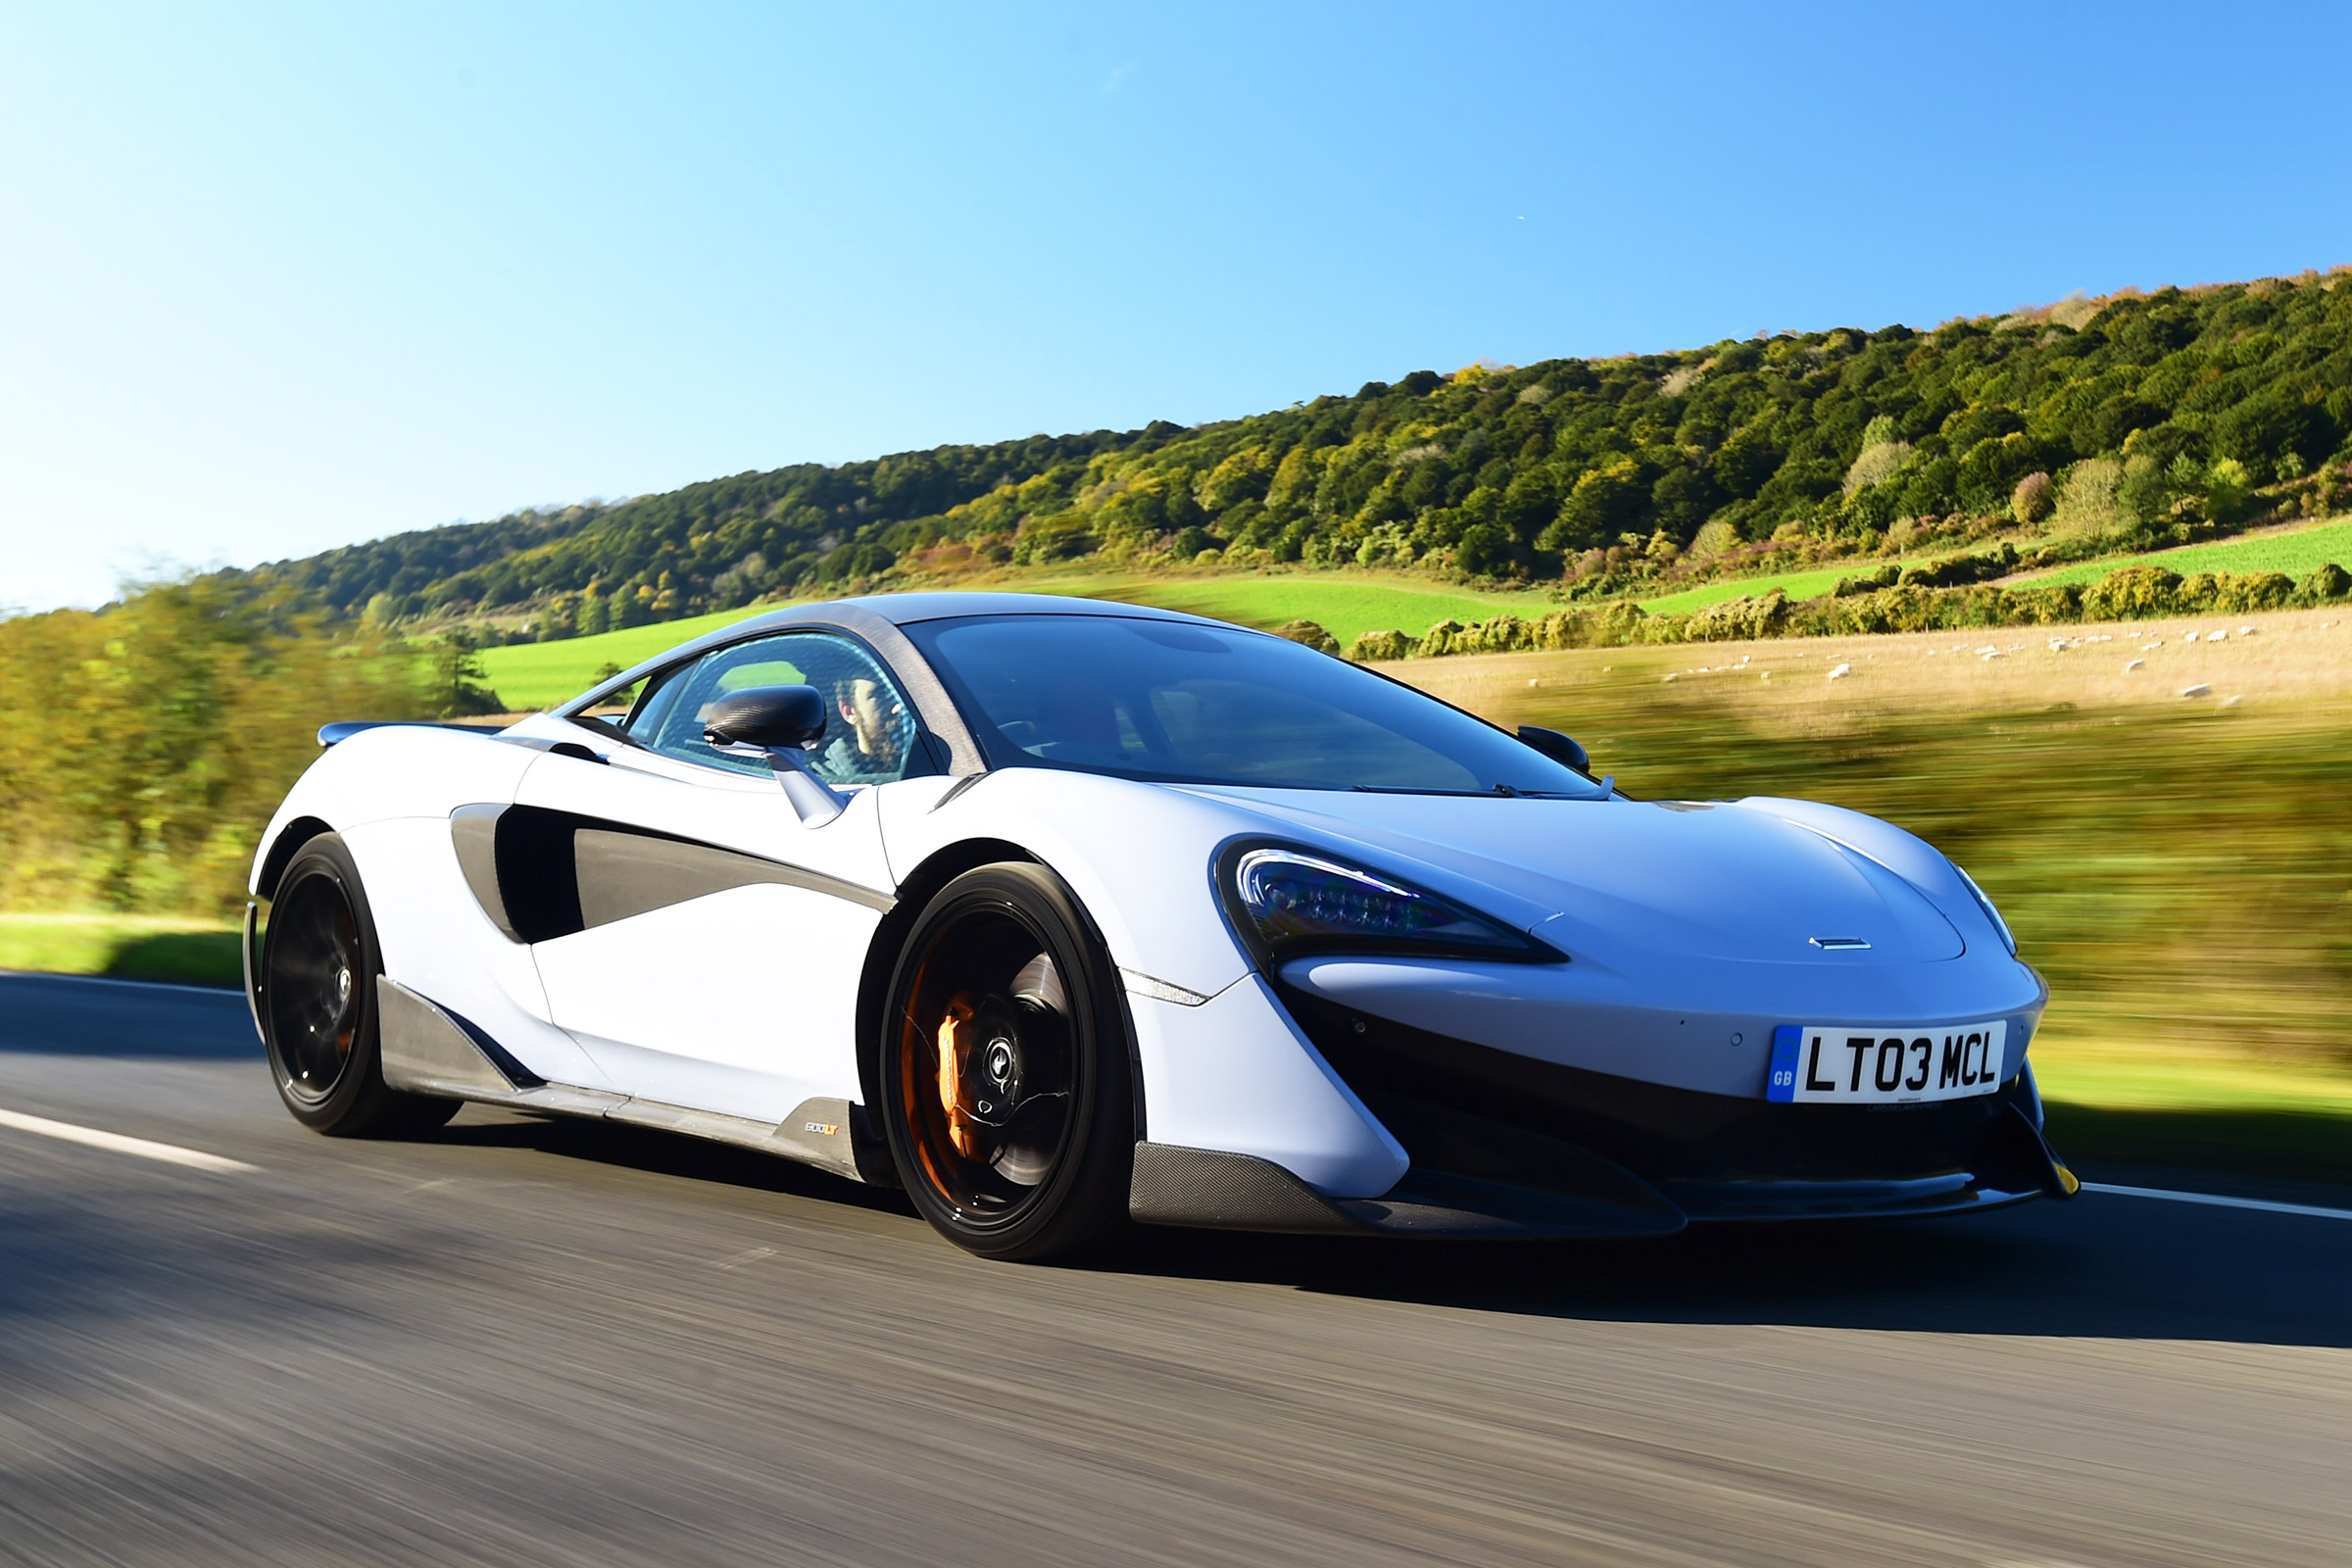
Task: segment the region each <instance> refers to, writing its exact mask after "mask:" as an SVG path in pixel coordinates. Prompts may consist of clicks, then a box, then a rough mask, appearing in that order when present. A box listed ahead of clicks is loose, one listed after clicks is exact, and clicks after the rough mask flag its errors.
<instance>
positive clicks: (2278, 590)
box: [2216, 571, 2295, 613]
mask: <svg viewBox="0 0 2352 1568" xmlns="http://www.w3.org/2000/svg"><path fill="white" fill-rule="evenodd" d="M2294 597H2295V580H2294V579H2293V578H2292V577H2289V576H2288V575H2287V574H2286V573H2285V572H2283V571H2249V572H2243V573H2237V574H2232V573H2229V572H2224V573H2223V574H2222V578H2221V592H2220V595H2219V597H2218V599H2217V601H2216V603H2217V608H2219V609H2222V610H2228V611H2232V612H2237V613H2243V612H2246V611H2249V610H2282V609H2284V608H2285V607H2286V606H2287V605H2288V604H2289V603H2290V602H2292V601H2293V599H2294Z"/></svg>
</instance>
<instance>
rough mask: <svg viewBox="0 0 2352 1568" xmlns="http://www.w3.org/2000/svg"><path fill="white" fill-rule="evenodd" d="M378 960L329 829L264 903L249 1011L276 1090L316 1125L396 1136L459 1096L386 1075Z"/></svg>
mask: <svg viewBox="0 0 2352 1568" xmlns="http://www.w3.org/2000/svg"><path fill="white" fill-rule="evenodd" d="M383 967H384V966H383V960H382V958H381V956H379V955H378V953H377V950H376V943H375V922H374V921H373V920H372V919H371V918H370V917H369V915H368V896H367V894H366V893H365V892H364V891H363V890H362V888H361V886H360V873H359V868H358V866H356V865H355V864H354V863H353V862H352V858H351V851H350V850H349V849H348V848H347V847H346V846H345V845H344V843H343V841H342V839H340V838H338V837H337V836H336V835H334V834H332V833H325V834H321V835H319V837H317V838H314V839H312V840H311V841H310V842H308V843H306V844H305V845H303V847H302V848H301V849H299V850H297V851H296V852H295V854H294V858H293V859H292V860H291V861H290V862H288V864H287V866H286V870H285V874H284V875H283V876H281V877H280V878H279V879H278V883H277V889H276V895H275V897H274V898H273V899H272V900H271V902H270V923H269V926H268V927H267V929H266V930H265V931H264V932H263V935H262V954H261V964H260V968H259V972H258V974H257V976H256V982H257V984H256V990H257V993H258V994H257V995H256V996H255V998H254V1012H255V1014H256V1015H257V1016H258V1017H259V1018H260V1019H261V1020H262V1040H263V1044H264V1045H265V1046H266V1047H267V1048H268V1049H269V1053H270V1076H271V1078H272V1079H274V1080H275V1082H276V1084H277V1095H278V1098H279V1099H280V1100H282V1101H284V1102H285V1105H286V1109H288V1110H290V1111H292V1112H293V1113H294V1119H295V1120H297V1121H299V1122H301V1123H302V1124H303V1125H304V1126H306V1127H309V1128H311V1129H312V1130H314V1131H316V1132H321V1133H328V1134H332V1135H335V1136H339V1137H369V1136H384V1135H392V1136H397V1135H400V1134H404V1133H416V1132H424V1131H429V1130H430V1129H432V1128H434V1127H438V1126H440V1125H441V1124H442V1123H443V1122H445V1121H447V1120H449V1118H450V1117H451V1116H453V1115H455V1114H456V1113H457V1109H458V1102H457V1101H454V1100H443V1099H440V1098H438V1097H436V1096H427V1095H410V1094H403V1093H401V1092H400V1091H398V1090H395V1089H392V1088H390V1087H389V1086H387V1085H386V1084H385V1083H384V1075H383V1062H382V1057H381V1054H380V1049H379V1041H378V1038H377V1032H376V1009H375V980H376V976H377V975H379V974H381V973H383Z"/></svg>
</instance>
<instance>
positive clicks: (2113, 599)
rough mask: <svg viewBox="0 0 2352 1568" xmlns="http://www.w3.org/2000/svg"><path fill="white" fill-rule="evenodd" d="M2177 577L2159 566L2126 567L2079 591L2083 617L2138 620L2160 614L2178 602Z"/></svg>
mask: <svg viewBox="0 0 2352 1568" xmlns="http://www.w3.org/2000/svg"><path fill="white" fill-rule="evenodd" d="M2179 592H2180V574H2179V573H2178V572H2171V571H2167V570H2165V569H2164V568H2163V567H2162V566H2126V567H2125V568H2124V569H2123V570H2121V571H2111V572H2109V573H2108V574H2107V575H2106V576H2104V577H2101V578H2100V579H2099V580H2098V581H2097V582H2094V583H2092V584H2091V585H2090V586H2089V587H2088V588H2085V589H2084V590H2083V591H2082V616H2083V618H2084V619H2085V620H2138V619H2142V618H2144V617H2146V616H2149V615H2161V614H2164V613H2167V612H2169V611H2171V610H2172V609H2173V607H2174V605H2175V604H2176V603H2177V602H2178V595H2179Z"/></svg>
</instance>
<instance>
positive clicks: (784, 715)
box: [703, 686, 825, 752]
mask: <svg viewBox="0 0 2352 1568" xmlns="http://www.w3.org/2000/svg"><path fill="white" fill-rule="evenodd" d="M824 733H825V698H824V694H823V693H822V692H820V691H818V690H817V689H816V688H815V687H813V686H747V687H745V688H744V689H743V690H742V691H739V692H729V693H727V695H726V696H724V697H721V698H720V699H719V700H718V701H717V702H715V703H712V704H711V711H710V712H709V713H707V714H705V715H704V716H703V739H704V740H705V741H707V742H709V743H710V744H711V745H712V746H757V747H758V748H760V750H761V751H763V752H764V751H780V750H784V749H786V748H794V749H798V748H803V747H806V746H808V745H809V743H810V742H812V741H816V740H820V739H822V738H823V736H824Z"/></svg>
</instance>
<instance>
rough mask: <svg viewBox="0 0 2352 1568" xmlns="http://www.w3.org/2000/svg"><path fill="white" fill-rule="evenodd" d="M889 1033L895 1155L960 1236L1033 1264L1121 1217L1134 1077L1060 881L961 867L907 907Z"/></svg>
mask: <svg viewBox="0 0 2352 1568" xmlns="http://www.w3.org/2000/svg"><path fill="white" fill-rule="evenodd" d="M885 1016H886V1019H887V1023H886V1033H885V1038H884V1040H883V1042H882V1100H883V1107H884V1121H885V1124H886V1126H887V1128H888V1131H889V1136H890V1152H891V1158H892V1160H893V1162H894V1163H895V1164H896V1166H897V1167H898V1173H899V1179H900V1181H901V1182H902V1183H903V1184H904V1185H905V1187H906V1189H907V1194H908V1196H909V1197H911V1198H912V1199H913V1201H914V1204H915V1207H916V1208H917V1209H919V1210H920V1211H921V1212H922V1215H923V1217H924V1218H925V1219H927V1220H929V1221H930V1222H931V1224H932V1225H933V1226H934V1227H936V1228H937V1229H938V1230H939V1231H940V1232H941V1233H942V1234H943V1235H945V1236H946V1237H947V1238H948V1239H949V1240H950V1241H953V1242H955V1243H956V1245H957V1246H958V1247H962V1248H965V1249H966V1250H970V1251H974V1252H977V1253H980V1254H981V1255H983V1256H986V1257H999V1258H1020V1259H1039V1258H1045V1257H1051V1256H1056V1255H1061V1254H1065V1253H1068V1252H1071V1251H1075V1250H1079V1249H1081V1248H1084V1247H1086V1246H1087V1245H1089V1244H1090V1243H1093V1242H1096V1241H1099V1240H1101V1239H1102V1238H1103V1236H1104V1235H1106V1234H1107V1233H1109V1232H1110V1231H1112V1230H1113V1229H1115V1228H1116V1227H1117V1226H1118V1225H1119V1224H1120V1223H1121V1222H1122V1221H1123V1220H1124V1218H1125V1215H1126V1209H1127V1188H1128V1183H1129V1179H1130V1175H1131V1172H1132V1170H1133V1167H1134V1159H1135V1109H1134V1101H1133V1090H1132V1087H1131V1086H1132V1084H1133V1082H1134V1080H1133V1076H1132V1071H1131V1066H1130V1062H1129V1056H1128V1047H1127V1020H1126V1012H1125V1008H1124V1006H1123V1005H1122V1004H1121V1002H1120V998H1119V992H1118V988H1117V980H1116V972H1115V971H1114V970H1113V969H1112V968H1111V965H1110V963H1109V960H1108V959H1107V958H1106V957H1105V956H1103V950H1102V944H1101V942H1100V941H1099V940H1098V939H1097V938H1096V937H1095V936H1094V934H1093V928H1092V926H1091V924H1090V923H1089V922H1088V921H1087V920H1086V918H1085V916H1084V914H1083V913H1082V912H1081V911H1080V909H1079V907H1078V904H1077V901H1076V900H1075V899H1074V898H1073V897H1072V896H1071V894H1070V892H1069V890H1068V889H1067V888H1065V887H1064V886H1062V884H1061V881H1060V879H1059V878H1057V877H1055V876H1054V874H1053V873H1052V872H1050V871H1047V870H1046V869H1045V868H1043V867H1042V866H1036V865H1025V864H1004V865H989V866H982V867H981V868H979V869H978V870H975V871H967V872H965V873H964V874H963V875H962V876H959V877H957V878H956V880H955V881H953V882H951V883H949V884H948V885H947V887H945V888H943V889H942V890H941V891H940V893H939V895H938V897H936V898H935V899H933V900H932V901H931V903H930V904H929V905H928V906H927V907H925V908H924V910H923V912H922V913H921V914H920V915H919V916H917V918H916V920H915V922H914V926H913V928H912V930H910V931H909V932H908V933H907V944H906V947H905V948H904V949H903V950H902V951H901V954H900V957H899V963H898V969H897V972H896V974H894V975H893V977H892V980H891V993H890V1010H889V1011H888V1013H887V1014H886V1015H885Z"/></svg>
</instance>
